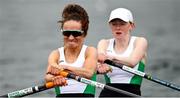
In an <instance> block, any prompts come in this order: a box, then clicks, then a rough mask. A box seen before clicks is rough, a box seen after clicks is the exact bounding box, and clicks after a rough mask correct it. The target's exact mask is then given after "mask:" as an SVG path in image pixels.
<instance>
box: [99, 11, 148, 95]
mask: <svg viewBox="0 0 180 98" xmlns="http://www.w3.org/2000/svg"><path fill="white" fill-rule="evenodd" d="M108 23H109V26H110V29H111V31H112V35H113V38H111V39H102V40H100V41H99V43H98V46H97V48H98V68H97V71H98V72H99V73H101V74H105V80H106V83H107V85H109V86H112V87H116V88H119V89H122V90H125V91H128V92H131V93H134V94H137V95H141V91H140V87H141V83H142V77H140V76H137V75H134V74H131V73H128V72H125V71H123V70H121V69H120V68H117V67H113V66H110V65H107V64H105V63H104V61H105V60H106V59H110V60H112V61H114V62H117V63H119V64H123V65H126V66H129V67H131V68H133V69H136V70H139V71H144V67H145V64H146V53H147V47H148V42H147V40H146V39H145V38H144V37H137V36H131V32H132V31H133V29H134V28H135V23H134V20H133V15H132V13H131V11H130V10H128V9H126V8H117V9H114V10H113V11H112V12H111V14H110V17H109V21H108ZM100 97H127V96H126V95H123V94H122V95H121V94H119V93H116V92H113V91H110V90H107V89H104V90H102V92H101V93H100Z"/></svg>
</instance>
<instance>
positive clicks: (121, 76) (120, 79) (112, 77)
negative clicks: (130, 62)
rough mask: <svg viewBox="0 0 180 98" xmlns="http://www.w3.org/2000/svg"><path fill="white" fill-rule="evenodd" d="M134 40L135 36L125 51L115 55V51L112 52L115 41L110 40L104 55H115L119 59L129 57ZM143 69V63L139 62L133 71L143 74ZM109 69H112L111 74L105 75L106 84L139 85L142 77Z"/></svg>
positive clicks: (114, 68) (116, 69)
mask: <svg viewBox="0 0 180 98" xmlns="http://www.w3.org/2000/svg"><path fill="white" fill-rule="evenodd" d="M136 38H137V37H135V36H132V37H131V39H130V42H129V45H128V47H127V49H126V50H125V51H124V52H123V53H121V54H117V53H115V51H114V43H115V39H110V40H109V45H108V48H107V50H106V53H107V54H111V55H116V56H119V57H128V56H130V54H131V53H132V51H133V48H134V42H135V40H136ZM109 66H111V65H109ZM144 67H145V65H144V63H143V62H142V61H140V62H139V63H138V64H137V65H136V66H135V67H134V68H133V69H135V70H139V71H142V72H143V71H144ZM111 68H112V73H110V72H109V73H107V74H106V75H105V80H106V83H121V84H137V85H141V83H142V77H140V76H137V75H134V74H132V73H129V72H126V71H123V70H121V69H120V68H118V67H114V66H111Z"/></svg>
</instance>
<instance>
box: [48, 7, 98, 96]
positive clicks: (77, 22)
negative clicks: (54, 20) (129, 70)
mask: <svg viewBox="0 0 180 98" xmlns="http://www.w3.org/2000/svg"><path fill="white" fill-rule="evenodd" d="M58 23H60V24H61V25H60V28H61V32H62V35H63V37H64V46H63V47H60V48H58V49H56V50H54V51H52V52H51V54H50V55H49V58H48V68H47V74H46V77H45V79H46V81H47V82H50V81H51V82H53V83H54V84H55V85H56V86H57V87H55V90H56V95H57V96H58V97H94V95H95V87H92V86H90V85H87V84H84V83H80V82H77V81H76V80H73V79H67V78H64V77H62V76H57V75H54V74H55V73H58V71H59V70H66V71H68V72H71V73H73V74H75V75H78V76H82V77H85V78H88V79H92V80H94V81H95V79H96V75H95V74H94V73H95V71H96V64H97V51H96V49H95V48H94V47H91V46H86V45H84V40H85V37H86V35H87V31H88V25H89V17H88V14H87V12H86V11H85V9H84V8H82V7H81V6H80V5H77V4H69V5H67V6H66V7H65V8H64V10H63V12H62V20H60V21H59V22H58ZM54 68H55V69H58V70H55V69H54ZM53 69H54V70H53Z"/></svg>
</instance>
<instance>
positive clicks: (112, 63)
mask: <svg viewBox="0 0 180 98" xmlns="http://www.w3.org/2000/svg"><path fill="white" fill-rule="evenodd" d="M104 63H106V64H109V65H112V66H115V67H118V68H120V69H122V70H124V71H127V72H130V73H132V74H135V75H138V76H141V77H143V78H145V79H147V80H150V81H153V82H156V83H158V84H161V85H164V86H166V87H169V88H172V89H174V90H177V91H180V86H178V85H175V84H173V83H170V82H167V81H164V80H160V79H158V78H155V77H152V76H151V75H149V74H146V73H144V72H141V71H138V70H135V69H132V68H131V67H128V66H125V65H122V64H118V63H116V62H113V61H111V60H105V61H104Z"/></svg>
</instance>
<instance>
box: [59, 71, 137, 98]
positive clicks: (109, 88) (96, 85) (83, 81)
mask: <svg viewBox="0 0 180 98" xmlns="http://www.w3.org/2000/svg"><path fill="white" fill-rule="evenodd" d="M60 75H63V76H64V77H67V78H71V79H75V80H77V81H79V82H82V83H85V84H89V85H92V86H95V87H97V88H101V89H108V90H111V91H114V92H117V93H119V94H124V95H127V96H130V97H139V95H136V94H133V93H130V92H127V91H124V90H121V89H117V88H114V87H112V86H108V85H106V84H102V83H99V82H96V81H92V80H89V79H86V78H83V77H80V76H77V75H75V74H72V73H67V72H65V71H61V72H60Z"/></svg>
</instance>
